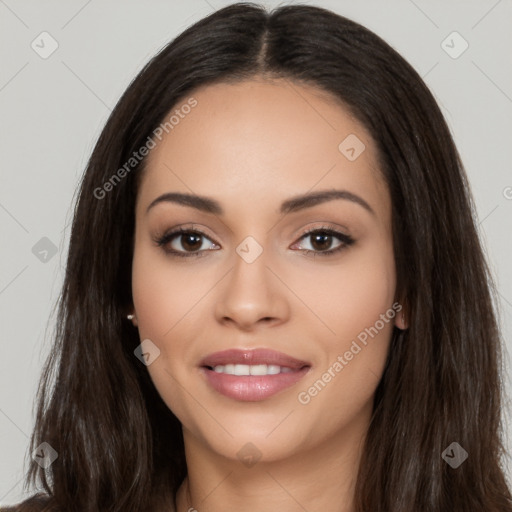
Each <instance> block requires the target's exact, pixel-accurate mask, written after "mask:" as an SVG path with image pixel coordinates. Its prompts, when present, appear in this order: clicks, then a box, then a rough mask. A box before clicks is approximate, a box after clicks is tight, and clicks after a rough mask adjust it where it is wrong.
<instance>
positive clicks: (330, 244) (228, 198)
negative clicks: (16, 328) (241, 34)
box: [132, 80, 403, 460]
mask: <svg viewBox="0 0 512 512" xmlns="http://www.w3.org/2000/svg"><path fill="white" fill-rule="evenodd" d="M193 98H195V100H196V101H197V105H196V106H195V107H194V108H191V109H188V108H187V109H182V110H180V112H181V115H180V116H179V121H178V122H176V123H175V124H173V127H172V129H169V128H168V133H167V134H166V133H165V131H164V132H163V133H164V137H163V138H162V140H161V142H158V141H157V142H158V144H157V146H156V147H155V148H154V149H153V150H152V151H151V153H150V155H149V158H148V161H147V168H146V171H145V174H144V176H143V180H142V182H141V185H140V188H139V191H138V197H137V204H136V230H135V249H134V258H133V275H132V278H133V281H132V283H133V284H132V286H133V300H134V313H135V315H136V319H135V320H134V323H135V325H137V326H138V329H139V333H140V339H141V341H142V340H147V339H149V340H151V342H150V343H149V345H148V342H145V345H144V346H145V350H146V351H148V352H149V353H150V356H149V359H148V362H149V364H148V367H147V369H148V371H149V373H150V376H151V378H152V380H153V382H154V384H155V386H156V389H157V390H158V392H159V394H160V395H161V397H162V399H163V400H164V402H165V403H166V404H167V405H168V407H169V408H170V409H171V410H172V411H173V413H174V414H175V415H176V416H177V417H178V418H179V420H180V421H181V422H182V424H183V428H184V436H185V441H186V443H189V446H190V445H192V444H195V445H196V446H202V448H203V449H206V450H210V451H211V453H217V454H221V455H223V456H225V457H228V458H230V459H235V458H239V459H240V460H242V459H247V460H249V459H251V457H252V459H254V460H256V459H258V458H260V457H261V460H278V459H282V458H285V457H289V456H292V455H294V454H297V453H299V452H304V451H305V450H309V449H311V448H315V449H317V450H322V449H333V448H336V447H341V446H342V445H343V444H345V445H347V446H350V443H352V445H353V444H354V440H355V439H357V438H358V436H360V435H361V433H362V432H364V430H365V429H366V427H367V425H368V421H369V419H370V416H371V411H372V399H373V395H374V392H375V389H376V387H377V384H378V382H379V379H380V377H381V375H382V371H383V367H384V363H385V359H386V355H387V351H388V347H389V341H390V337H391V333H392V330H393V325H394V324H396V325H398V326H401V327H403V325H402V324H401V320H400V315H399V314H395V313H396V312H397V311H398V310H399V309H400V306H397V304H396V303H395V283H396V275H395V267H394V256H393V247H392V234H391V204H390V196H389V192H388V190H387V188H386V186H385V184H384V182H383V180H382V178H381V175H380V171H379V168H378V165H377V157H376V148H375V145H374V142H373V141H372V139H371V138H370V136H369V134H368V132H367V131H366V130H365V129H364V128H363V127H362V125H361V124H360V123H359V122H357V121H356V120H355V119H354V118H353V117H352V116H350V115H349V113H348V111H347V110H345V109H344V108H342V107H341V106H340V105H339V104H338V103H336V102H335V101H334V100H332V99H330V97H328V96H327V95H326V94H323V93H321V91H319V90H317V89H315V88H312V87H305V86H302V85H298V84H297V83H290V82H288V81H274V82H272V83H271V82H268V81H266V82H265V81H256V80H251V81H245V82H241V83H238V84H230V85H227V84H216V85H212V86H207V87H203V88H200V89H198V90H197V91H195V92H194V94H193ZM185 103H186V99H185V100H184V101H183V103H182V104H185ZM179 108H180V105H177V106H176V107H175V108H174V109H173V111H174V110H176V109H179ZM185 111H186V112H188V113H187V114H184V113H183V112H185ZM176 119H178V117H177V118H176ZM335 191H336V193H337V194H338V195H337V196H335V195H331V196H327V195H326V194H325V193H326V192H329V193H334V192H335ZM166 194H183V196H167V199H166V196H165V195H166ZM322 194H323V195H322ZM173 197H174V200H172V199H173ZM179 197H181V199H179ZM197 197H200V198H201V199H197ZM187 198H188V199H187ZM157 199H160V200H158V201H156V200H157ZM177 229H182V230H184V231H185V233H181V234H180V233H177V234H174V235H172V236H169V237H167V239H165V240H164V241H163V243H162V245H159V244H158V243H157V242H156V241H157V240H159V239H161V238H162V236H163V235H165V234H169V233H172V232H174V231H175V230H177ZM311 230H315V231H316V233H315V232H314V233H313V234H306V233H307V232H308V231H311ZM330 250H332V252H331V253H330V254H325V253H326V252H327V251H330ZM394 303H395V305H394V306H393V304H394ZM158 350H159V352H158ZM225 351H229V352H225ZM277 372H278V373H277ZM247 373H248V374H249V375H246V374H247ZM237 374H241V375H237ZM248 443H251V444H248ZM353 447H354V448H356V447H355V446H353Z"/></svg>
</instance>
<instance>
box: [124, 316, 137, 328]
mask: <svg viewBox="0 0 512 512" xmlns="http://www.w3.org/2000/svg"><path fill="white" fill-rule="evenodd" d="M126 318H127V319H128V320H130V321H131V322H132V324H133V325H134V326H135V327H138V325H139V324H138V323H137V316H136V315H135V313H130V314H128V315H126Z"/></svg>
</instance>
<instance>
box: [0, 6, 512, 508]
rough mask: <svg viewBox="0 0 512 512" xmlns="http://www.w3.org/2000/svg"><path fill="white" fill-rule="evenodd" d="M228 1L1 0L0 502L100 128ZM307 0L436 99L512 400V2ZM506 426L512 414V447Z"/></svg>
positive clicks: (18, 479) (25, 435)
mask: <svg viewBox="0 0 512 512" xmlns="http://www.w3.org/2000/svg"><path fill="white" fill-rule="evenodd" d="M228 3H233V2H225V1H224V2H223V1H217V0H187V1H173V2H171V1H147V2H143V1H135V0H107V1H105V0H102V1H99V0H88V1H87V0H67V1H56V0H47V1H45V2H40V1H37V0H0V119H1V124H0V126H1V137H0V144H1V146H0V151H1V152H0V154H1V161H0V184H1V187H0V226H1V227H0V230H1V240H2V243H1V247H2V250H1V255H0V263H1V265H0V315H1V318H0V333H1V348H2V357H0V434H1V435H0V505H1V504H9V503H11V504H12V503H16V502H18V501H20V500H21V499H23V498H24V497H25V495H24V494H23V493H22V487H21V483H22V477H23V471H24V464H25V463H26V462H27V460H28V457H30V454H29V453H28V452H27V448H28V441H29V435H30V433H31V430H32V427H33V420H34V418H33V404H34V398H35V395H36V392H37V387H38V380H39V376H40V371H41V367H42V364H43V360H44V358H45V357H46V355H47V354H48V352H49V350H50V347H51V337H52V334H53V329H54V317H52V316H51V313H52V309H53V307H54V305H55V302H56V301H57V298H58V294H59V291H60V286H61V284H62V280H63V273H64V268H65V262H66V255H67V245H68V240H69V223H70V221H71V212H72V206H73V202H74V193H75V190H76V187H77V184H78V181H79V179H80V177H81V175H82V173H83V170H84V168H85V164H86V162H87V159H88V157H89V155H90V153H91V151H92V148H93V146H94V144H95V142H96V139H97V137H98V135H99V133H100V130H101V129H102V127H103V125H104V123H105V121H106V120H107V117H108V115H109V113H110V111H111V109H112V108H113V107H114V105H115V103H116V102H117V100H118V99H119V98H120V96H121V94H122V92H123V91H124V89H125V88H126V87H127V86H128V84H129V82H130V81H131V80H132V79H133V78H134V77H135V75H136V74H137V73H138V71H139V70H140V69H141V68H142V66H143V65H144V64H145V63H146V62H147V60H148V59H149V58H150V57H151V56H152V55H154V54H155V53H156V52H157V51H158V50H159V49H160V48H161V47H162V46H164V45H165V44H166V43H167V42H169V41H170V40H171V39H173V38H174V37H175V36H176V35H177V34H179V33H180V32H181V31H182V30H184V29H185V28H186V27H188V26H189V25H191V24H192V23H193V22H195V21H197V20H199V19H200V18H202V17H204V16H205V15H207V14H209V13H211V12H213V11H214V10H216V9H218V8H220V7H224V6H225V5H227V4H228ZM263 3H264V5H266V6H267V7H274V6H277V5H280V4H281V3H279V2H274V1H267V2H263ZM282 3H285V2H282ZM286 3H294V2H286ZM309 3H310V4H312V5H318V6H321V7H326V8H329V9H332V10H334V11H335V12H337V13H339V14H342V15H344V16H347V17H349V18H351V19H353V20H355V21H357V22H359V23H361V24H363V25H365V26H366V27H368V28H369V29H371V30H373V31H374V32H376V33H377V34H378V35H380V36H381V37H382V38H384V39H385V40H386V41H387V42H388V43H389V44H391V45H392V46H393V47H394V48H395V49H396V50H397V51H398V52H399V53H400V54H401V55H402V56H403V57H405V59H407V60H408V61H409V62H410V63H411V64H412V66H413V67H414V68H415V69H416V70H417V71H418V72H419V73H420V75H421V76H422V77H423V78H424V80H425V82H426V83H427V85H428V86H429V88H430V89H431V90H432V92H433V94H434V96H435V97H436V99H437V101H438V103H439V105H440V107H441V109H442V111H443V113H444V115H445V117H446V120H447V122H448V125H449V126H450V129H451V131H452V133H453V136H454V139H455V142H456V144H457V146H458V148H459V151H460V153H461V155H462V159H463V163H464V165H465V168H466V171H467V173H468V175H469V180H470V183H471V185H472V189H473V193H474V197H475V200H476V206H477V211H478V222H479V228H480V231H481V236H482V239H483V241H484V243H485V246H486V248H487V252H488V258H489V261H490V263H491V267H492V270H493V273H494V276H495V279H496V282H497V285H498V289H499V292H500V311H501V314H500V322H501V325H502V328H503V337H504V339H505V341H506V352H505V358H506V361H505V362H506V364H507V374H506V375H507V379H506V380H507V382H506V385H507V388H508V393H509V397H510V389H511V388H510V377H509V376H510V368H511V365H510V353H511V352H512V265H511V261H512V242H511V238H512V172H511V169H512V167H511V161H512V70H511V61H510V57H509V56H510V49H511V48H512V3H511V1H510V0H479V1H468V0H460V1H457V0H451V1H446V0H443V1H440V0H437V1H433V0H428V1H427V0H414V1H413V0H387V1H386V2H383V1H378V0H375V1H370V0H359V1H334V0H333V1H328V0H325V1H311V2H309ZM454 32H456V34H454ZM42 33H44V34H42ZM466 46H467V48H466ZM55 48H56V49H55ZM54 49H55V51H53V53H51V55H48V53H50V52H51V51H52V50H54ZM44 251H47V252H44ZM77 341H79V340H77ZM91 371H93V370H92V369H91ZM507 405H508V406H509V407H510V398H509V399H508V402H507ZM511 425H512V421H511V420H510V417H508V418H507V423H506V424H505V429H506V433H507V437H506V443H507V446H508V447H509V449H510V448H511V447H512V439H511V438H512V435H511V433H512V432H511ZM509 451H511V450H509ZM469 456H470V457H471V454H469ZM508 471H509V473H508V474H509V477H510V475H512V472H511V470H510V462H509V470H508Z"/></svg>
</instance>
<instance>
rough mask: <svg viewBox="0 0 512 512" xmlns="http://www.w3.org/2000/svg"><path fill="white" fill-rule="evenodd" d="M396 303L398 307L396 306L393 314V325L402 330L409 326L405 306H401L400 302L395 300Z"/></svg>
mask: <svg viewBox="0 0 512 512" xmlns="http://www.w3.org/2000/svg"><path fill="white" fill-rule="evenodd" d="M396 304H397V305H399V306H400V309H399V308H398V307H397V308H396V315H395V325H396V326H397V327H398V328H399V329H401V330H402V331H404V330H405V329H407V328H408V327H409V322H408V320H407V317H408V314H407V308H406V307H405V306H403V304H402V303H401V302H396Z"/></svg>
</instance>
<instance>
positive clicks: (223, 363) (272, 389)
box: [200, 349, 311, 402]
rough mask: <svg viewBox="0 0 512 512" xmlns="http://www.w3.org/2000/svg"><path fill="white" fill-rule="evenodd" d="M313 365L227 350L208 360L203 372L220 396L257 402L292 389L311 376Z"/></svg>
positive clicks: (263, 351)
mask: <svg viewBox="0 0 512 512" xmlns="http://www.w3.org/2000/svg"><path fill="white" fill-rule="evenodd" d="M310 368H311V364H310V363H308V362H307V361H302V360H299V359H296V358H294V357H291V356H289V355H287V354H283V353H282V352H276V351H274V350H267V349H255V350H237V349H231V350H225V351H222V352H215V353H213V354H210V355H208V356H207V357H205V358H204V359H203V360H202V361H201V363H200V370H201V372H202V374H203V376H204V378H205V379H206V382H207V383H208V385H209V386H210V387H211V388H213V389H214V390H215V391H217V392H218V393H220V394H222V395H224V396H227V397H229V398H233V399H235V400H239V401H248V402H256V401H260V400H264V399H266V398H269V397H271V396H273V395H275V394H277V393H279V392H281V391H283V390H285V389H288V388H290V387H291V386H293V385H294V384H296V383H297V382H298V381H299V380H301V379H302V378H303V377H304V376H305V375H306V373H308V372H309V370H310Z"/></svg>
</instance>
